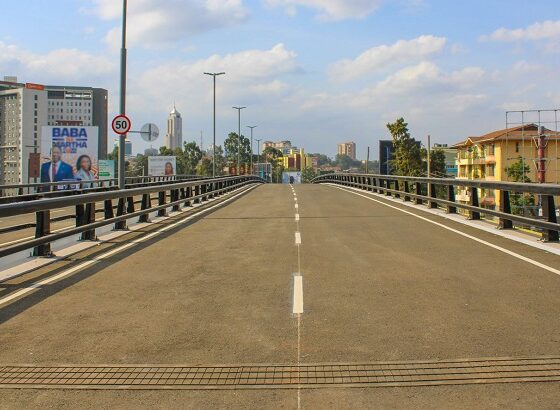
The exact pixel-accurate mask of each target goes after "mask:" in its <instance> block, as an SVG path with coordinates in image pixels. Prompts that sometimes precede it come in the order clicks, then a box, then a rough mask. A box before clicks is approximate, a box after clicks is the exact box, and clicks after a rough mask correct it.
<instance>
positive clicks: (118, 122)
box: [111, 115, 132, 135]
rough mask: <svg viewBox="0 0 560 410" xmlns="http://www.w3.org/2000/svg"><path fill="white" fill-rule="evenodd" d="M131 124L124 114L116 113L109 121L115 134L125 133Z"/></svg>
mask: <svg viewBox="0 0 560 410" xmlns="http://www.w3.org/2000/svg"><path fill="white" fill-rule="evenodd" d="M131 126H132V124H131V122H130V119H129V118H128V117H127V116H126V115H117V116H116V117H115V118H113V122H112V123H111V127H112V128H113V131H115V133H117V134H120V135H122V134H126V133H127V132H128V131H130V127H131Z"/></svg>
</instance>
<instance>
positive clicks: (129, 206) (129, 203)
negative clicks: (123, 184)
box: [126, 196, 134, 214]
mask: <svg viewBox="0 0 560 410" xmlns="http://www.w3.org/2000/svg"><path fill="white" fill-rule="evenodd" d="M126 212H127V213H129V214H132V213H134V197H131V196H129V197H128V198H126Z"/></svg>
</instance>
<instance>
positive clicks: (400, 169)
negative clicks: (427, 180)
mask: <svg viewBox="0 0 560 410" xmlns="http://www.w3.org/2000/svg"><path fill="white" fill-rule="evenodd" d="M387 129H388V130H389V132H390V133H391V136H392V137H393V147H394V159H393V160H391V166H392V168H393V170H394V171H395V174H397V175H408V176H420V175H422V174H423V170H424V165H423V163H422V154H421V152H420V147H419V144H418V143H417V142H416V140H415V139H414V138H412V137H411V136H410V132H409V131H408V123H406V122H404V118H402V117H401V118H397V120H396V121H395V122H393V123H388V124H387Z"/></svg>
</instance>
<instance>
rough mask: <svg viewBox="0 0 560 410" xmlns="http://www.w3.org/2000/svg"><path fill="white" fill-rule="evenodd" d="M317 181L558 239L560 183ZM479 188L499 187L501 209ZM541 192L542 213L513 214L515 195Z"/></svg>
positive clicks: (385, 178)
mask: <svg viewBox="0 0 560 410" xmlns="http://www.w3.org/2000/svg"><path fill="white" fill-rule="evenodd" d="M312 182H313V183H332V184H337V185H343V186H349V187H354V188H360V189H363V190H366V191H371V192H376V193H379V194H384V195H387V196H394V197H396V198H402V199H403V200H404V201H414V202H416V204H419V205H421V204H425V205H427V206H428V207H429V208H438V207H442V208H444V209H445V210H446V212H447V213H450V214H454V213H457V210H458V209H462V210H464V211H465V212H466V213H467V215H468V217H469V219H473V220H478V219H481V214H484V215H490V216H493V217H497V218H498V220H499V224H498V227H499V228H500V229H512V228H513V226H514V223H515V224H518V225H520V226H529V227H533V228H537V229H538V230H540V231H542V240H543V241H547V242H549V241H558V239H559V233H560V224H558V217H557V215H556V212H557V210H556V205H555V197H560V185H556V184H534V183H518V182H502V181H479V180H466V179H451V178H424V177H407V176H396V175H373V174H346V173H334V174H325V175H320V176H318V177H316V178H315V179H313V181H312ZM458 189H467V190H468V192H469V195H468V201H463V202H461V201H457V200H456V193H457V190H458ZM479 190H495V191H496V192H497V196H498V197H499V206H498V209H490V208H485V207H483V206H481V204H480V196H479ZM519 194H521V195H537V196H538V198H539V203H540V209H541V210H542V216H541V217H539V216H536V217H527V216H523V215H516V214H514V213H512V204H511V198H512V197H513V196H514V195H519Z"/></svg>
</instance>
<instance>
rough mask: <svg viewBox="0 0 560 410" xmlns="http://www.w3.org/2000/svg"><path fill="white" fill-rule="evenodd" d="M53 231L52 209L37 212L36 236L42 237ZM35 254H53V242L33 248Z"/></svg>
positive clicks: (45, 255)
mask: <svg viewBox="0 0 560 410" xmlns="http://www.w3.org/2000/svg"><path fill="white" fill-rule="evenodd" d="M50 233H51V211H40V212H36V213H35V238H42V237H43V236H46V235H48V234H50ZM33 256H43V257H48V256H52V252H51V244H50V243H46V244H44V245H39V246H36V247H35V248H33Z"/></svg>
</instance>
